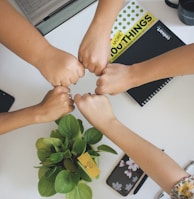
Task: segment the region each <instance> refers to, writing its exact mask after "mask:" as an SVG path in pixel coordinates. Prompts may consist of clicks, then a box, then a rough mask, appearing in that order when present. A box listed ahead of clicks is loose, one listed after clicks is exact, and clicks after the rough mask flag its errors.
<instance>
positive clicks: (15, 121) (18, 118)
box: [0, 106, 39, 135]
mask: <svg viewBox="0 0 194 199" xmlns="http://www.w3.org/2000/svg"><path fill="white" fill-rule="evenodd" d="M36 123H39V114H38V110H37V109H36V107H35V106H33V107H29V108H25V109H21V110H18V111H13V112H6V113H0V124H1V125H0V135H1V134H4V133H7V132H9V131H12V130H15V129H18V128H21V127H24V126H28V125H31V124H36Z"/></svg>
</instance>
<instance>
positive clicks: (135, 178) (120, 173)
mask: <svg viewBox="0 0 194 199" xmlns="http://www.w3.org/2000/svg"><path fill="white" fill-rule="evenodd" d="M146 178H147V175H146V174H145V173H144V171H143V170H142V169H141V168H140V167H139V166H138V165H137V164H136V163H135V162H134V161H133V160H132V159H131V158H130V157H128V156H127V155H126V154H125V155H124V156H123V157H122V158H121V160H120V161H119V163H118V164H117V165H116V167H115V168H114V169H113V171H112V172H111V174H110V175H109V176H108V178H107V180H106V183H107V184H108V185H109V186H110V187H111V188H113V189H114V190H115V191H117V192H118V193H120V194H121V195H122V196H127V195H128V194H135V193H137V191H138V190H139V188H140V187H141V185H142V184H143V182H144V181H145V179H146Z"/></svg>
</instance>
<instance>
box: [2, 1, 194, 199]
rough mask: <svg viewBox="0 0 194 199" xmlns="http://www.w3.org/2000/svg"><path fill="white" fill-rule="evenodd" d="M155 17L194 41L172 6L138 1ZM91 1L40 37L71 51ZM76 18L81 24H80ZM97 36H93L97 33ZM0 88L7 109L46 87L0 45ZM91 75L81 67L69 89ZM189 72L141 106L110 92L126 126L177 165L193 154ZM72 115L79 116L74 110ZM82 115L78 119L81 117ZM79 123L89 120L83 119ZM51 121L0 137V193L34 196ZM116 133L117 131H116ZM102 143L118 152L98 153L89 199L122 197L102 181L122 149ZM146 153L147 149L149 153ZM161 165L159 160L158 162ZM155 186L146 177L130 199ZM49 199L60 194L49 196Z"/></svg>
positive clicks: (193, 30) (30, 100) (149, 197)
mask: <svg viewBox="0 0 194 199" xmlns="http://www.w3.org/2000/svg"><path fill="white" fill-rule="evenodd" d="M140 2H142V3H143V5H144V6H146V7H147V8H148V9H149V10H150V11H151V12H152V13H153V14H154V15H155V16H156V17H158V18H160V19H161V20H162V21H163V22H165V24H166V25H168V27H169V28H170V29H172V30H173V31H174V32H175V33H176V34H177V35H178V36H179V37H180V38H181V39H182V40H183V41H184V42H186V43H192V42H194V37H193V35H194V26H192V27H190V26H185V25H183V24H182V23H181V22H180V21H179V19H178V17H177V14H176V10H173V9H171V8H169V7H167V6H166V5H165V4H164V3H163V0H160V1H157V2H156V1H155V0H141V1H140ZM95 8H96V3H95V4H93V5H91V6H90V7H88V8H87V9H86V10H84V11H83V12H81V13H79V14H78V15H76V16H75V17H73V18H72V19H70V20H69V21H67V22H66V23H65V24H63V25H61V26H60V27H58V28H57V29H55V30H54V31H52V32H51V33H49V34H48V35H47V36H46V38H47V39H48V40H49V41H50V42H51V43H52V44H54V45H55V46H57V47H59V48H61V49H63V50H66V51H69V52H70V53H72V54H74V55H76V56H77V50H78V47H79V44H80V42H81V39H82V37H83V35H84V33H85V32H86V30H87V28H88V25H89V23H90V20H91V19H92V16H93V14H94V12H95ZM81 22H82V23H81ZM97 39H98V38H97ZM0 63H1V67H0V88H1V89H3V90H5V91H7V92H8V93H11V94H12V95H13V96H15V98H16V101H15V103H14V105H13V107H12V110H15V109H19V108H22V107H26V106H30V105H33V104H35V103H38V102H40V100H41V99H42V98H43V96H44V95H45V93H46V92H47V91H48V90H49V89H50V88H51V86H50V84H49V83H47V81H46V80H45V79H44V78H43V77H42V76H41V75H40V74H39V72H38V71H37V70H36V69H34V68H33V67H31V66H29V64H27V63H26V62H24V61H23V60H21V59H20V58H18V57H17V56H15V55H14V54H13V53H11V52H10V51H9V50H7V49H6V48H5V47H3V46H0ZM95 81H96V78H95V77H94V75H92V74H89V73H88V72H86V75H85V77H84V78H82V79H81V80H80V81H79V83H78V84H77V85H76V86H72V88H71V89H72V93H73V94H75V93H78V92H80V93H85V92H87V93H88V92H93V91H94V88H95ZM193 85H194V75H190V76H185V77H177V78H174V79H173V81H172V82H171V83H169V84H168V85H167V86H166V87H165V88H163V89H162V90H161V91H160V92H159V93H158V94H157V95H156V96H155V97H154V98H153V99H152V100H151V101H150V102H149V103H148V104H147V105H145V106H144V107H143V108H142V107H140V106H139V105H138V104H137V103H136V102H134V101H133V100H132V99H131V98H130V97H129V96H128V95H126V94H120V95H117V96H114V97H110V100H111V103H112V105H113V108H114V111H115V113H116V115H117V116H118V118H119V119H120V120H121V121H122V122H123V123H125V124H126V125H127V126H128V127H130V128H131V129H133V130H134V131H136V132H137V133H139V134H140V135H141V136H143V137H144V138H146V139H148V140H149V141H151V142H152V143H154V144H155V145H157V146H158V147H160V148H163V149H165V151H166V153H168V154H169V155H170V156H171V157H172V158H174V159H175V160H176V161H177V162H178V163H179V164H180V165H181V166H184V165H185V164H186V163H187V162H188V161H189V160H191V159H194V155H193V151H194V145H193V140H194V90H193ZM73 114H74V115H75V116H76V117H79V118H81V119H83V117H82V116H81V114H80V113H79V112H78V111H77V110H75V111H74V112H73ZM83 120H84V119H83ZM84 122H85V128H88V127H89V124H88V123H87V122H86V121H85V120H84ZM54 128H56V126H55V124H54V123H48V124H40V125H32V126H28V127H25V128H22V129H18V130H15V131H13V132H11V133H8V134H5V135H2V136H1V137H0V198H1V199H10V198H20V199H26V198H28V199H40V198H41V197H40V195H39V193H38V191H37V181H38V178H37V170H36V169H35V168H33V166H37V165H38V164H39V161H38V159H37V155H36V148H35V142H36V140H37V139H38V138H39V137H42V136H44V137H46V136H48V135H49V133H50V131H51V130H52V129H54ZM118 135H119V132H118ZM102 142H103V143H106V144H109V145H111V146H113V147H115V148H116V150H117V151H118V153H119V155H117V156H115V155H112V154H109V153H103V154H102V156H101V157H100V168H101V170H102V173H101V176H100V179H98V180H94V181H93V182H92V183H90V185H91V186H92V190H93V199H99V198H102V199H105V198H107V197H108V198H112V199H120V198H122V196H120V195H119V194H117V193H116V192H115V191H113V190H112V189H111V188H109V187H108V186H107V185H106V183H105V180H106V178H107V176H108V175H109V173H110V172H111V170H112V169H113V167H114V165H115V164H116V163H117V161H118V160H119V159H120V157H121V156H122V154H123V153H122V151H121V150H120V149H119V148H118V147H116V146H115V145H114V144H113V143H111V142H110V141H109V140H108V139H106V138H105V137H104V139H103V141H102ZM150 155H151V154H150ZM161 164H163V165H164V166H165V162H161ZM159 190H160V188H159V187H158V186H157V185H156V184H155V183H154V182H153V181H152V180H151V179H150V178H148V180H147V181H146V182H145V184H144V185H143V187H142V188H141V190H140V191H139V192H138V193H137V194H136V195H132V196H127V197H125V198H131V199H154V198H155V196H156V194H157V192H158V191H159ZM50 198H51V199H63V198H64V196H63V195H55V196H54V197H50Z"/></svg>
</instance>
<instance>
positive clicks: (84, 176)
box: [77, 162, 92, 182]
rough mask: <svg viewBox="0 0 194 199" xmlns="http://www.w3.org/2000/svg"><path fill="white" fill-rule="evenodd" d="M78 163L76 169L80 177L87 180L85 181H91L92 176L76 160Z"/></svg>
mask: <svg viewBox="0 0 194 199" xmlns="http://www.w3.org/2000/svg"><path fill="white" fill-rule="evenodd" d="M77 164H78V166H79V167H78V171H79V173H80V177H81V179H83V180H85V181H87V182H92V178H91V177H90V176H89V174H88V173H87V172H86V170H85V169H84V168H83V166H82V165H81V163H80V162H77Z"/></svg>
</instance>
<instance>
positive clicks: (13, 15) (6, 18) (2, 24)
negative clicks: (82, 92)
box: [0, 0, 84, 86]
mask: <svg viewBox="0 0 194 199" xmlns="http://www.w3.org/2000/svg"><path fill="white" fill-rule="evenodd" d="M0 42H1V43H2V44H3V45H4V46H6V47H7V48H9V49H10V50H11V51H13V52H14V53H15V54H17V55H18V56H19V57H21V58H22V59H24V60H25V61H27V62H29V63H30V64H32V65H34V66H35V67H36V68H37V69H38V70H39V71H40V72H41V74H42V75H43V76H44V77H45V78H46V79H47V80H48V81H49V82H50V83H51V84H52V85H53V86H57V85H63V86H69V84H71V83H76V82H77V81H78V79H79V78H80V77H82V76H83V75H84V67H83V66H82V64H80V63H79V61H78V60H77V59H76V58H75V57H74V56H73V55H70V54H69V53H67V52H64V51H62V50H59V49H57V48H55V47H54V46H52V45H50V44H49V43H48V42H47V40H46V39H45V38H44V37H43V36H42V35H41V34H40V33H39V32H38V31H37V30H36V28H34V26H33V25H32V24H30V23H29V22H28V21H27V20H26V19H25V18H24V17H23V16H21V15H20V14H19V13H18V12H17V11H16V10H15V9H14V8H13V7H12V6H11V5H10V4H9V3H8V1H6V0H1V1H0Z"/></svg>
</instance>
